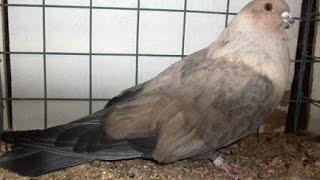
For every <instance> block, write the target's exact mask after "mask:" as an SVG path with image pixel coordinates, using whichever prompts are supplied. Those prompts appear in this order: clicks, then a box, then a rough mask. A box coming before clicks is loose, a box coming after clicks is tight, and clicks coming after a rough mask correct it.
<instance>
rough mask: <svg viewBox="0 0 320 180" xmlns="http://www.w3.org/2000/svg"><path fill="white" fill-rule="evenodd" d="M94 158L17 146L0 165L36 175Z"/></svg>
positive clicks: (17, 171)
mask: <svg viewBox="0 0 320 180" xmlns="http://www.w3.org/2000/svg"><path fill="white" fill-rule="evenodd" d="M92 160H93V159H90V158H80V157H73V156H66V155H62V154H57V153H53V152H46V151H40V150H34V149H30V148H26V147H19V146H16V147H13V149H12V151H10V152H8V153H7V154H6V155H5V156H4V157H3V158H2V159H1V160H0V167H2V168H5V169H9V170H10V171H13V172H16V173H18V174H20V175H23V176H30V177H36V176H39V175H43V174H45V173H49V172H52V171H55V170H59V169H62V168H67V167H72V166H76V165H79V164H83V163H87V162H90V161H92Z"/></svg>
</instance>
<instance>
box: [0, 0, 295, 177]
mask: <svg viewBox="0 0 320 180" xmlns="http://www.w3.org/2000/svg"><path fill="white" fill-rule="evenodd" d="M293 22H294V18H293V17H292V16H291V15H290V10H289V6H288V4H287V3H286V1H285V0H253V1H251V2H249V3H248V4H247V5H246V6H245V7H244V8H243V9H242V10H241V11H240V12H239V13H238V15H237V16H235V17H234V19H233V20H232V22H231V23H230V24H229V25H228V27H227V28H226V29H225V30H224V31H223V32H222V33H221V34H220V35H219V37H218V38H217V39H216V40H215V41H214V42H213V43H211V44H210V45H209V46H208V47H206V48H204V49H202V50H199V51H197V52H195V53H193V54H191V55H189V56H186V57H185V58H183V59H182V60H180V61H178V62H176V63H174V64H172V65H171V66H169V67H168V68H167V69H165V70H164V71H163V72H162V73H160V74H159V75H157V76H156V77H154V78H153V79H151V80H149V81H147V82H145V83H142V84H139V85H137V86H134V87H131V88H129V89H126V90H124V91H123V92H122V93H120V94H119V95H118V96H116V97H114V98H113V99H111V100H110V101H109V102H108V103H107V104H106V106H105V107H104V108H103V109H101V110H100V111H97V112H95V113H93V114H91V115H88V116H86V117H83V118H81V119H78V120H76V121H74V122H71V123H68V124H64V125H60V126H56V127H52V128H49V129H46V130H31V131H13V132H5V133H4V134H2V135H1V140H2V141H4V142H6V143H12V144H13V147H12V150H11V151H9V152H7V153H6V154H5V155H4V156H3V157H2V158H1V159H0V167H2V168H6V169H9V170H11V171H13V172H16V173H18V174H21V175H24V176H31V177H34V176H39V175H42V174H45V173H48V172H52V171H56V170H59V169H63V168H67V167H71V166H76V165H79V164H83V163H87V162H90V161H93V160H107V161H114V160H124V159H135V158H143V159H150V160H154V161H156V162H158V163H174V162H177V161H179V160H184V159H212V156H213V155H214V154H215V153H216V152H217V151H218V150H219V149H221V148H224V147H227V146H229V145H231V144H233V143H235V142H237V141H239V140H241V139H243V138H245V137H247V136H248V135H250V134H251V133H253V132H255V131H256V129H257V128H258V127H259V126H260V125H261V124H262V123H263V122H264V120H266V119H267V118H268V116H269V115H270V114H271V113H272V112H273V111H274V110H275V108H276V107H277V106H278V105H279V103H280V100H281V97H282V95H283V93H284V91H285V89H286V88H285V87H286V82H287V79H288V74H289V69H290V68H289V66H290V58H289V50H288V47H287V41H286V35H285V29H286V28H289V27H290V26H289V25H290V24H291V23H293ZM215 164H216V165H217V166H219V167H221V169H228V167H225V164H224V163H223V162H222V160H221V159H218V160H217V161H216V162H215Z"/></svg>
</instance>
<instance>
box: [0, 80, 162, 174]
mask: <svg viewBox="0 0 320 180" xmlns="http://www.w3.org/2000/svg"><path fill="white" fill-rule="evenodd" d="M143 87H144V84H141V85H138V86H135V87H133V88H130V89H127V90H126V91H124V92H123V93H122V94H120V95H119V96H117V97H115V98H114V99H112V100H111V101H109V103H108V104H107V105H106V107H105V108H104V109H102V110H100V111H98V112H96V113H94V114H92V115H89V116H86V117H84V118H81V119H79V120H77V121H74V122H72V123H69V124H66V125H62V126H57V127H53V128H49V129H47V130H35V131H20V132H18V131H16V132H6V133H4V134H2V136H1V140H2V141H4V142H6V143H12V144H14V146H13V147H12V150H11V151H10V152H8V153H7V154H5V155H4V157H2V158H1V159H0V167H3V168H6V169H9V170H11V171H14V172H17V173H18V174H20V175H24V176H33V177H34V176H39V175H42V174H45V173H48V172H51V171H55V170H59V169H62V168H67V167H71V166H76V165H79V164H83V163H86V162H90V161H92V160H121V159H133V158H139V157H145V158H148V157H150V154H151V153H152V151H153V149H154V148H155V145H156V140H157V137H147V138H141V139H123V140H115V139H112V138H110V137H108V136H107V135H106V134H105V133H104V131H103V128H102V127H103V124H102V123H101V119H105V118H106V117H107V116H108V115H109V114H110V113H111V112H112V111H113V108H114V105H115V104H117V103H121V102H126V101H129V100H132V99H134V98H135V97H136V96H137V95H138V94H139V93H140V91H141V90H142V89H143Z"/></svg>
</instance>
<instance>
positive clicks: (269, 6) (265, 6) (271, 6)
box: [264, 3, 273, 12]
mask: <svg viewBox="0 0 320 180" xmlns="http://www.w3.org/2000/svg"><path fill="white" fill-rule="evenodd" d="M264 10H265V11H267V12H270V11H272V10H273V5H272V4H271V3H266V4H265V5H264Z"/></svg>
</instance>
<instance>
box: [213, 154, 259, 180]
mask: <svg viewBox="0 0 320 180" xmlns="http://www.w3.org/2000/svg"><path fill="white" fill-rule="evenodd" d="M213 164H214V165H215V166H216V167H218V168H219V169H220V170H222V171H224V172H226V173H227V174H228V176H230V177H231V178H232V179H240V177H258V175H257V174H256V173H254V172H252V171H250V170H248V169H245V168H242V167H240V166H237V165H235V164H231V163H230V164H229V163H225V162H223V158H222V157H221V156H219V157H218V158H216V159H215V160H213Z"/></svg>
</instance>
